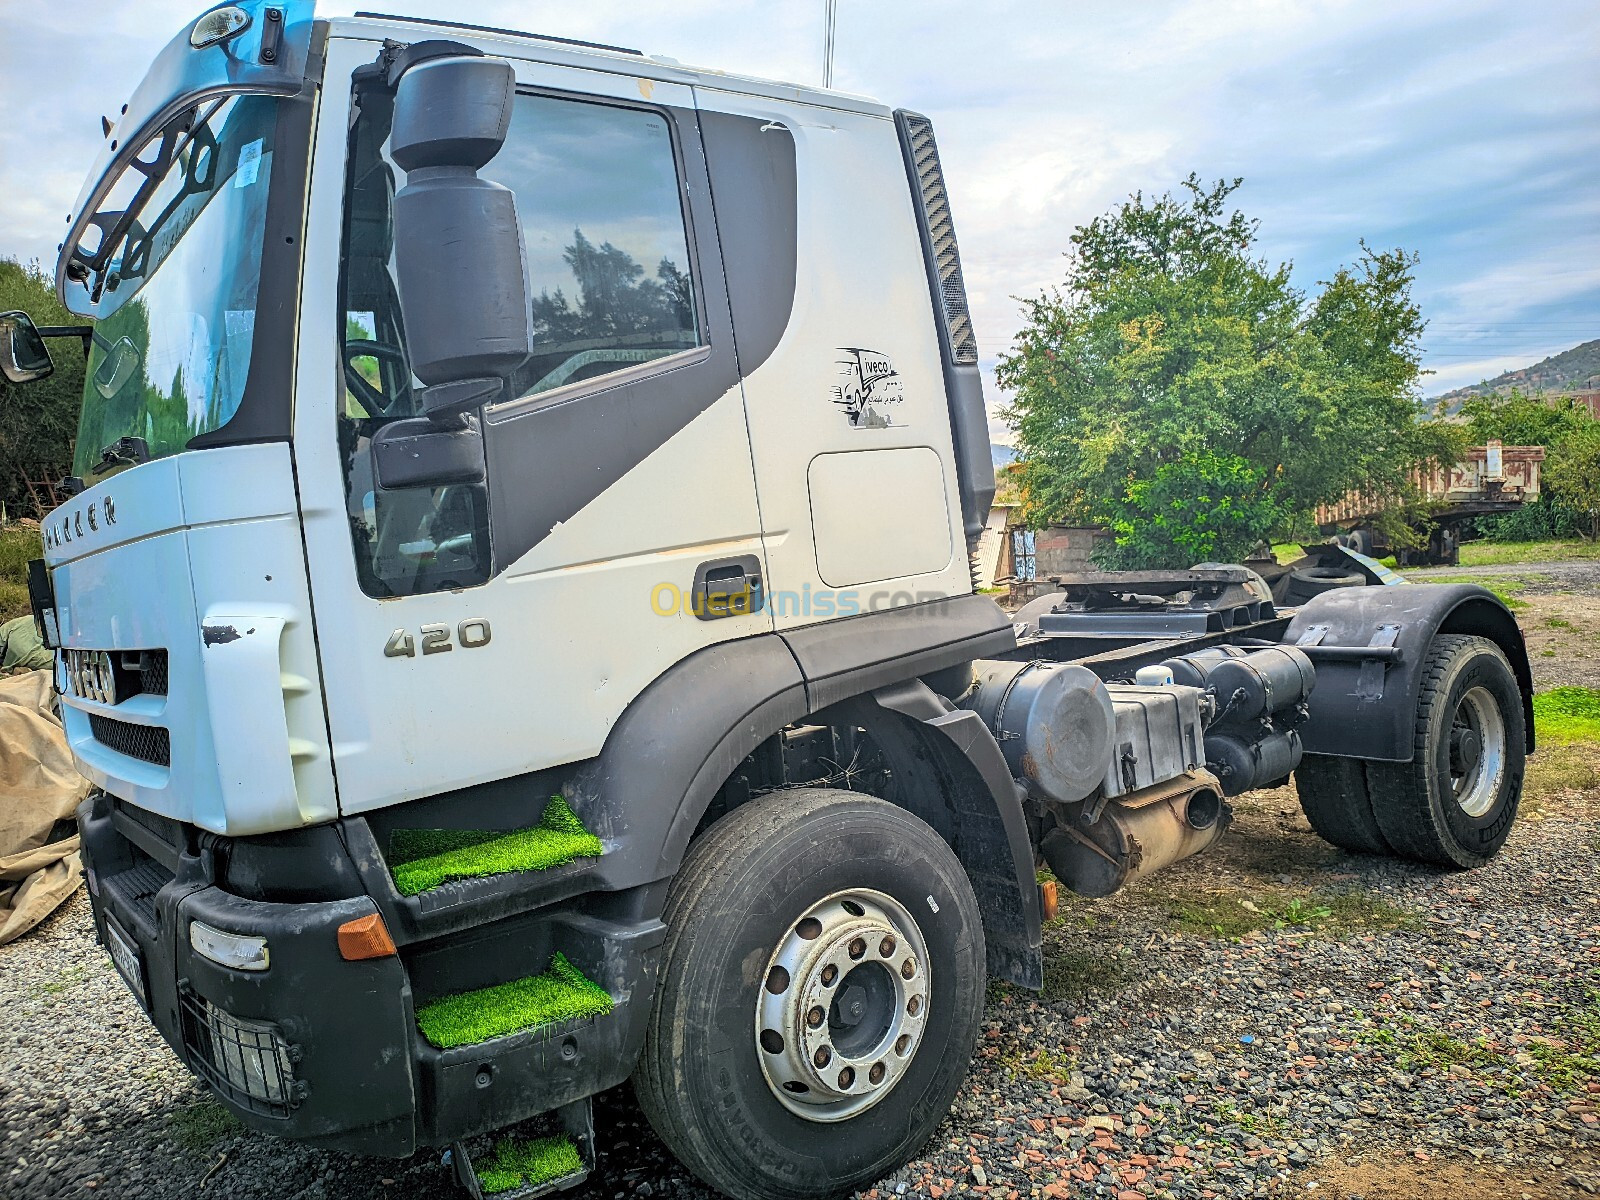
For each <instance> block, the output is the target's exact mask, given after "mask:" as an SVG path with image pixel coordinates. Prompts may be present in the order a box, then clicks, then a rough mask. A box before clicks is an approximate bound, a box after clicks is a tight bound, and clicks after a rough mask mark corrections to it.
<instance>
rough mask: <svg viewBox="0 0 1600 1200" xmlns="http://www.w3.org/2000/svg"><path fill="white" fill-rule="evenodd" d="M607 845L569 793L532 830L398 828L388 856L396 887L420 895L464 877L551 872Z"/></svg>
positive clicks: (555, 799) (593, 854) (556, 799)
mask: <svg viewBox="0 0 1600 1200" xmlns="http://www.w3.org/2000/svg"><path fill="white" fill-rule="evenodd" d="M604 850H605V846H604V844H603V843H602V842H601V841H600V839H599V838H597V837H596V836H595V835H594V834H592V833H590V832H589V831H588V830H587V829H585V828H584V825H583V822H582V821H581V820H579V819H578V816H577V814H576V813H574V812H573V811H572V807H571V805H569V804H568V803H567V802H566V800H565V798H563V797H561V796H552V797H550V802H549V803H548V804H546V805H545V808H544V813H543V814H542V815H541V817H540V819H539V823H538V824H537V825H534V826H531V827H530V828H527V829H513V830H510V831H498V832H495V831H487V830H475V829H397V830H395V831H394V833H393V834H391V835H390V839H389V846H388V850H387V858H388V864H389V873H390V875H391V877H392V878H393V879H394V886H395V890H396V891H397V892H399V893H400V895H402V896H417V895H421V894H423V893H425V892H430V891H433V890H434V889H436V888H440V887H443V886H444V885H445V884H447V883H454V882H457V881H460V880H468V879H482V878H485V877H488V876H494V875H509V874H514V873H517V872H522V871H546V870H549V869H550V868H552V867H559V866H563V865H565V864H566V863H569V862H572V861H573V860H574V859H578V858H599V857H600V855H601V854H602V853H604Z"/></svg>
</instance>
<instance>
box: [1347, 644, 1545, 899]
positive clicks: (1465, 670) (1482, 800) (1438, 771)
mask: <svg viewBox="0 0 1600 1200" xmlns="http://www.w3.org/2000/svg"><path fill="white" fill-rule="evenodd" d="M1421 669H1422V690H1421V693H1420V695H1419V696H1418V698H1417V713H1416V725H1415V735H1414V741H1413V743H1412V744H1413V746H1414V747H1415V753H1414V755H1413V757H1412V760H1411V761H1410V762H1408V763H1377V762H1374V763H1368V764H1366V772H1367V788H1368V792H1369V794H1370V796H1371V798H1372V815H1373V817H1374V818H1375V819H1376V820H1377V823H1378V828H1379V829H1380V830H1382V831H1383V836H1384V839H1385V840H1386V841H1387V842H1388V843H1389V845H1390V846H1392V847H1394V852H1395V853H1396V854H1397V855H1400V856H1401V857H1403V858H1413V859H1416V860H1417V861H1419V862H1431V863H1441V864H1443V865H1445V866H1454V867H1481V866H1482V865H1483V864H1484V863H1486V862H1488V861H1489V860H1490V859H1491V858H1493V857H1494V856H1495V855H1496V854H1497V853H1498V852H1499V850H1500V847H1501V846H1503V845H1504V844H1505V840H1506V837H1507V835H1508V834H1509V833H1510V832H1511V825H1512V822H1513V821H1515V820H1516V816H1517V806H1518V805H1519V804H1520V803H1521V800H1522V776H1523V772H1524V770H1525V768H1526V765H1527V731H1526V727H1525V725H1524V722H1523V712H1522V692H1521V690H1520V689H1519V688H1518V686H1517V677H1516V676H1515V675H1514V674H1513V673H1512V670H1511V664H1510V663H1509V662H1507V661H1506V656H1505V655H1504V654H1502V653H1501V652H1500V647H1498V646H1496V645H1495V644H1494V643H1493V642H1491V641H1490V640H1489V639H1488V638H1481V637H1468V636H1465V635H1462V634H1440V635H1439V636H1438V637H1436V638H1434V639H1433V643H1432V645H1430V646H1429V647H1428V656H1427V658H1426V659H1425V660H1424V661H1423V663H1422V668H1421Z"/></svg>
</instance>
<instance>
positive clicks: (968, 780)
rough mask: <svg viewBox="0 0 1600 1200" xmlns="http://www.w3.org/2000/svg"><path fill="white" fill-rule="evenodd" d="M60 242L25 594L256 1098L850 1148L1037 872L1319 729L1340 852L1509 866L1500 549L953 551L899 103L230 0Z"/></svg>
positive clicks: (179, 1028) (1518, 781) (547, 1148)
mask: <svg viewBox="0 0 1600 1200" xmlns="http://www.w3.org/2000/svg"><path fill="white" fill-rule="evenodd" d="M67 230H68V232H67V237H66V239H65V241H64V243H63V245H62V248H61V254H60V259H59V263H58V267H57V274H56V283H57V288H58V291H59V293H60V295H61V297H62V299H63V300H64V301H65V302H66V303H67V304H68V306H69V307H70V308H71V309H73V310H74V311H75V312H78V313H82V314H84V315H85V316H90V317H93V319H94V325H93V326H92V328H91V327H87V326H85V327H72V328H68V329H48V330H40V329H38V328H37V327H35V326H34V325H33V324H32V322H31V321H30V320H29V319H28V317H27V316H26V315H25V314H22V313H9V314H4V315H0V368H3V369H4V372H5V374H6V376H7V377H8V378H9V379H11V380H13V381H25V380H27V379H30V378H37V377H39V376H40V375H42V374H45V373H47V372H48V371H49V370H50V369H51V360H50V355H49V352H48V350H47V348H46V342H45V340H44V335H51V336H57V335H67V336H68V337H69V338H82V339H84V342H85V345H86V347H87V348H88V355H89V360H88V374H87V384H86V387H85V393H84V403H83V411H82V419H81V423H80V430H79V435H78V439H77V450H76V459H75V463H74V468H73V470H74V479H73V480H72V481H71V485H72V489H73V490H74V492H75V494H74V495H72V496H71V498H70V499H69V500H68V501H66V502H65V503H63V504H62V505H61V506H60V507H59V508H58V509H56V510H55V511H53V512H52V513H50V514H49V515H48V518H47V519H46V521H45V523H44V532H45V557H44V559H43V560H42V561H41V562H39V563H37V564H35V569H34V571H33V574H32V578H31V585H30V586H31V591H32V597H33V602H34V606H35V612H36V615H37V617H38V619H39V621H40V623H41V627H42V628H43V629H44V630H45V632H46V634H47V637H48V640H49V641H50V643H51V644H52V645H54V646H57V647H59V654H58V667H57V672H58V678H57V683H58V687H59V689H60V693H61V706H62V713H63V717H64V721H65V726H66V732H67V736H68V738H69V739H70V742H71V745H72V748H73V751H74V753H75V754H76V756H77V761H78V764H79V767H80V769H81V770H82V772H83V773H84V774H85V775H86V776H87V777H88V778H89V779H90V780H91V781H92V782H93V784H94V790H93V792H92V794H91V796H90V798H89V799H88V800H87V801H86V802H85V803H84V805H83V807H82V808H81V810H80V812H79V823H80V827H81V830H82V834H83V845H84V848H85V860H86V865H87V872H88V881H89V888H90V894H91V898H92V902H93V908H94V914H95V922H96V928H97V930H98V933H99V936H100V939H101V940H102V942H103V943H104V944H105V946H106V948H107V949H108V950H109V952H110V955H111V957H112V959H113V961H114V962H115V964H116V966H117V968H118V970H119V971H120V972H121V973H122V975H123V976H124V977H125V979H126V980H127V983H128V985H129V987H130V988H131V989H132V990H133V992H134V994H135V995H136V996H137V998H138V1001H139V1003H140V1004H141V1005H142V1006H143V1007H144V1009H145V1010H146V1011H147V1012H148V1014H149V1016H150V1019H151V1021H152V1022H153V1023H154V1024H155V1026H156V1027H157V1028H158V1029H159V1030H160V1031H161V1033H162V1035H163V1036H164V1038H165V1039H166V1040H167V1042H168V1043H169V1044H170V1046H171V1048H172V1051H173V1052H174V1053H175V1054H176V1055H178V1056H179V1057H180V1058H181V1059H182V1061H183V1062H184V1063H186V1064H187V1065H188V1066H189V1068H190V1069H192V1070H193V1071H194V1072H195V1073H196V1074H197V1075H198V1076H199V1077H200V1078H202V1079H203V1080H205V1081H206V1082H207V1083H208V1084H209V1085H210V1086H211V1087H212V1088H213V1089H214V1090H215V1091H216V1093H217V1095H218V1096H219V1097H220V1099H221V1100H222V1102H223V1103H224V1104H226V1105H227V1106H228V1108H229V1109H230V1110H232V1111H233V1112H234V1113H236V1114H237V1115H238V1116H239V1118H240V1119H241V1120H243V1121H244V1122H245V1123H246V1124H247V1125H249V1126H250V1127H252V1128H254V1129H257V1130H262V1131H265V1132H269V1133H273V1134H277V1135H280V1136H284V1137H291V1138H298V1139H302V1140H305V1141H308V1142H314V1143H317V1144H320V1145H323V1146H328V1147H339V1148H344V1149H348V1150H353V1151H357V1152H361V1153H368V1154H376V1155H395V1156H400V1155H409V1154H412V1153H414V1152H416V1151H418V1150H419V1149H421V1148H424V1147H454V1150H453V1155H454V1161H455V1164H456V1168H457V1173H458V1174H459V1175H460V1177H461V1180H462V1182H463V1183H464V1184H465V1186H466V1187H467V1188H468V1190H469V1191H472V1192H474V1193H477V1192H482V1191H491V1192H500V1191H507V1192H515V1191H519V1190H520V1191H521V1192H522V1193H525V1194H535V1193H538V1192H541V1191H544V1190H548V1189H553V1188H559V1187H564V1186H570V1185H571V1184H573V1183H574V1182H576V1181H578V1180H580V1179H582V1178H583V1177H584V1175H585V1173H586V1171H587V1170H588V1169H589V1167H590V1166H591V1165H592V1162H593V1154H594V1134H593V1126H592V1122H591V1119H590V1107H589V1106H590V1098H591V1097H592V1096H594V1095H595V1094H596V1093H597V1092H599V1091H601V1090H602V1089H606V1088H610V1087H613V1086H615V1085H617V1084H619V1083H621V1082H622V1081H624V1080H627V1079H629V1078H631V1079H632V1080H633V1083H634V1087H635V1090H636V1092H637V1094H638V1098H639V1102H640V1104H641V1105H642V1107H643V1109H644V1111H645V1113H646V1114H647V1115H648V1117H649V1119H650V1121H651V1123H652V1124H653V1125H654V1127H655V1128H656V1130H657V1131H659V1133H660V1134H661V1136H662V1138H663V1139H664V1140H665V1142H666V1143H667V1145H668V1146H669V1147H671V1149H672V1150H673V1152H674V1153H676V1154H677V1155H678V1156H679V1157H680V1158H681V1159H682V1161H683V1162H684V1163H685V1164H686V1165H687V1166H688V1167H689V1168H690V1169H691V1170H692V1171H694V1172H695V1173H696V1174H697V1175H698V1176H699V1177H700V1178H702V1179H703V1180H705V1181H706V1182H707V1183H708V1184H709V1185H711V1186H712V1187H714V1188H716V1189H719V1190H721V1191H722V1192H724V1193H726V1194H728V1195H731V1196H736V1197H748V1198H757V1197H759V1198H762V1200H769V1198H774V1197H778V1198H782V1197H790V1198H801V1197H823V1196H835V1195H843V1194H846V1193H848V1192H850V1191H852V1190H854V1189H857V1188H860V1187H864V1186H868V1185H870V1184H871V1183H872V1182H873V1181H875V1180H877V1179H880V1178H882V1177H883V1176H884V1175H886V1174H887V1173H889V1172H891V1171H892V1170H894V1169H895V1168H896V1167H897V1166H898V1165H899V1164H901V1163H902V1162H904V1161H905V1160H907V1159H908V1158H909V1157H911V1156H912V1155H914V1154H915V1153H916V1152H917V1151H918V1149H919V1147H921V1146H922V1145H923V1143H924V1142H925V1141H926V1140H927V1138H928V1137H929V1136H930V1134H931V1133H932V1131H933V1130H934V1129H935V1127H936V1126H937V1124H938V1123H939V1121H940V1120H941V1119H942V1118H943V1116H944V1114H945V1112H946V1109H947V1108H948V1106H949V1104H950V1102H951V1099H952V1097H953V1096H954V1094H955V1092H956V1089H957V1088H958V1086H959V1085H960V1083H961V1081H962V1078H963V1076H964V1075H965V1073H966V1071H967V1064H968V1061H969V1058H970V1055H971V1051H972V1049H973V1044H974V1040H975V1038H976V1035H977V1031H978V1028H979V1021H980V1016H981V1012H982V1008H983V1000H984V993H985V984H986V981H987V979H988V978H989V977H991V976H994V977H998V978H1002V979H1006V980H1010V981H1012V982H1013V983H1015V984H1018V985H1021V986H1026V987H1037V986H1039V984H1040V982H1041V979H1042V961H1041V952H1040V946H1041V935H1040V924H1041V895H1040V889H1039V886H1038V884H1037V882H1036V864H1037V863H1038V862H1039V860H1040V859H1041V858H1042V859H1043V861H1045V862H1047V863H1048V864H1049V866H1050V868H1051V869H1052V870H1053V871H1054V872H1055V875H1056V876H1057V877H1058V878H1059V879H1060V880H1061V882H1062V883H1064V884H1065V885H1066V886H1067V887H1069V888H1073V889H1075V890H1077V891H1078V892H1081V893H1083V894H1085V895H1090V896H1103V895H1106V894H1109V893H1110V892H1112V891H1114V890H1116V889H1117V888H1118V887H1120V886H1121V885H1122V884H1123V883H1125V882H1126V881H1127V880H1128V879H1130V878H1132V877H1134V876H1137V875H1140V874H1144V873H1148V872H1150V871H1152V870H1156V869H1158V868H1160V867H1161V866H1163V865H1165V864H1167V863H1170V862H1173V861H1176V860H1177V859H1179V858H1182V857H1185V856H1187V855H1190V854H1193V853H1195V852H1197V851H1200V850H1202V849H1204V848H1205V847H1206V846H1207V845H1209V844H1210V843H1211V842H1212V841H1214V840H1215V839H1216V838H1217V837H1218V836H1219V835H1220V834H1221V833H1222V832H1223V831H1224V830H1225V829H1226V827H1227V825H1228V821H1229V815H1230V810H1229V808H1228V804H1227V797H1229V796H1232V795H1236V794H1238V793H1240V792H1243V791H1246V790H1248V789H1251V788H1257V787H1263V786H1270V785H1278V784H1281V783H1283V782H1284V781H1285V780H1287V779H1288V777H1289V776H1290V775H1291V772H1293V773H1295V775H1296V778H1297V781H1298V786H1299V789H1300V795H1301V798H1302V800H1303V802H1304V805H1305V809H1306V812H1307V814H1308V815H1309V817H1310V820H1311V822H1312V823H1313V825H1314V826H1315V827H1316V828H1317V829H1318V830H1319V831H1320V832H1321V833H1323V834H1324V835H1325V836H1327V837H1328V838H1329V839H1330V840H1332V841H1333V842H1335V843H1336V844H1338V845H1340V846H1343V847H1345V848H1347V849H1349V850H1351V851H1357V852H1366V853H1379V854H1395V855H1400V856H1406V857H1412V858H1417V859H1423V860H1428V861H1433V862H1441V863H1446V864H1449V865H1454V866H1457V867H1471V866H1475V865H1478V864H1481V863H1482V862H1484V861H1485V860H1486V859H1487V858H1488V857H1489V856H1491V855H1493V854H1494V853H1495V852H1496V850H1498V849H1499V847H1500V845H1501V843H1502V842H1503V841H1504V839H1505V837H1506V834H1507V831H1508V829H1509V828H1510V826H1511V823H1512V820H1513V819H1514V817H1515V814H1516V811H1517V804H1518V798H1519V796H1520V793H1521V786H1522V776H1523V766H1524V760H1525V755H1526V754H1527V753H1528V752H1529V751H1531V749H1532V723H1531V720H1530V719H1529V694H1530V682H1529V672H1528V663H1527V656H1526V653H1525V651H1524V648H1523V640H1522V635H1521V633H1520V632H1519V630H1518V628H1517V625H1516V623H1515V621H1514V619H1513V618H1512V616H1511V614H1510V613H1509V612H1508V611H1507V610H1506V608H1505V607H1504V606H1503V605H1502V604H1501V603H1500V602H1499V601H1498V600H1497V599H1495V597H1494V596H1492V595H1491V594H1490V593H1488V592H1486V591H1484V590H1482V589H1478V588H1474V587H1468V586H1454V587H1418V586H1370V587H1344V588H1338V589H1334V590H1330V591H1328V592H1326V593H1324V594H1321V595H1318V596H1316V597H1314V598H1312V599H1311V600H1309V601H1308V602H1307V603H1305V604H1303V605H1300V606H1298V607H1296V608H1292V609H1288V608H1286V609H1279V608H1277V607H1276V606H1275V605H1274V603H1273V601H1272V598H1271V594H1270V592H1269V591H1268V589H1267V588H1266V587H1265V586H1264V585H1263V584H1262V582H1261V580H1260V578H1259V576H1257V575H1255V574H1254V573H1253V572H1251V571H1249V570H1246V569H1244V568H1242V567H1228V566H1222V567H1217V566H1203V567H1201V568H1197V569H1196V570H1193V571H1182V572H1156V573H1146V574H1142V575H1131V576H1130V575H1109V576H1089V577H1080V578H1077V579H1075V580H1073V581H1072V582H1071V583H1070V585H1069V586H1067V587H1066V588H1064V590H1063V591H1061V592H1059V593H1056V594H1054V595H1051V596H1047V597H1045V598H1043V599H1042V600H1039V601H1036V602H1034V604H1032V605H1030V606H1029V607H1028V608H1027V609H1025V610H1023V611H1022V612H1020V613H1018V614H1016V617H1015V619H1012V618H1010V617H1008V616H1007V615H1006V614H1005V613H1003V612H1002V611H1001V610H1000V609H999V608H998V607H996V606H995V605H994V604H993V603H992V602H991V601H990V600H989V599H988V598H987V597H985V596H983V595H980V594H975V592H974V589H973V586H972V583H971V575H970V572H969V553H970V551H971V549H972V547H973V546H974V544H975V539H976V537H977V536H978V534H979V533H980V532H981V530H982V528H983V525H984V520H985V515H986V511H987V508H988V504H989V499H990V496H991V493H992V490H993V475H992V469H991V459H990V451H989V445H988V437H987V431H986V424H985V416H984V409H983V398H982V394H981V388H980V382H979V375H978V366H977V357H978V356H977V350H976V346H975V344H974V340H973V333H972V326H971V322H970V320H969V317H968V313H967V305H966V298H965V295H964V292H963V286H962V277H961V268H960V262H959V258H958V255H957V250H956V241H955V236H954V232H953V229H952V226H951V221H950V211H949V206H948V203H947V200H946V195H945V186H944V180H943V177H942V175H941V172H940V167H939V159H938V155H937V152H936V149H935V144H934V140H933V133H932V129H931V127H930V124H929V122H928V121H927V120H926V119H925V118H924V117H922V116H919V115H917V114H915V113H911V112H906V111H896V110H893V109H890V108H886V107H884V106H882V105H880V104H878V103H875V102H873V101H870V100H866V99H862V98H859V97H856V96H850V95H845V94H842V93H838V92H831V91H819V90H815V89H811V88H807V87H800V86H793V85H787V84H775V83H767V82H762V81H759V80H754V79H745V78H740V77H737V76H733V75H727V74H722V73H719V72H713V71H700V70H692V69H689V68H687V67H684V66H682V65H680V64H678V63H676V62H674V61H671V60H668V59H660V58H652V57H649V56H646V55H643V54H639V53H637V52H634V51H630V50H624V49H619V48H616V47H609V46H599V45H589V44H582V43H574V42H570V41H564V40H562V39H558V38H546V37H538V36H534V35H528V34H519V33H515V32H511V31H505V30H496V29H485V28H477V27H473V26H464V25H459V24H453V23H450V22H443V21H441V22H419V21H414V20H411V19H405V18H398V17H382V16H375V15H358V16H355V17H352V18H336V19H319V18H317V17H316V16H315V15H314V13H313V12H312V10H311V5H310V4H309V3H306V2H304V0H246V2H242V3H238V4H229V5H226V6H223V7H219V8H214V9H212V10H210V11H208V12H206V13H205V14H203V15H202V16H200V17H199V18H198V19H197V20H196V21H195V22H194V23H193V24H192V25H191V26H189V27H188V28H186V29H184V30H182V31H181V32H180V33H179V35H178V36H177V37H176V38H175V39H174V40H173V41H172V43H171V44H170V45H169V46H167V48H166V49H165V50H164V51H162V53H161V54H160V56H159V57H158V58H157V59H156V61H155V62H154V64H153V65H152V67H151V68H150V70H149V73H148V75H147V76H146V78H145V79H144V82H143V83H142V84H141V85H140V86H139V88H138V90H137V91H136V92H135V93H134V95H133V97H132V98H131V99H130V100H129V102H128V103H127V104H126V105H125V106H123V108H122V109H121V111H120V113H119V114H118V115H117V116H116V117H115V119H114V120H110V121H108V122H107V129H106V136H105V144H104V147H103V149H102V150H101V153H100V157H99V160H98V161H97V162H96V163H95V165H94V167H93V169H92V171H91V172H90V174H89V178H88V182H87V184H86V185H85V187H84V189H83V192H82V194H81V195H80V197H79V198H78V200H77V202H76V203H75V204H74V206H73V210H72V214H71V216H70V218H69V222H68V226H67ZM65 349H66V351H67V352H73V353H76V352H77V351H76V347H75V346H74V345H73V344H72V343H71V342H70V341H69V342H68V343H67V345H66V347H65ZM58 352H60V351H58ZM107 1084H108V1086H114V1083H113V1081H109V1080H108V1081H107ZM541 1115H543V1119H545V1120H546V1121H547V1122H548V1123H549V1125H550V1126H551V1127H552V1128H553V1129H554V1130H555V1132H554V1133H552V1134H551V1136H550V1137H548V1138H546V1139H543V1140H535V1141H532V1142H522V1141H518V1140H516V1139H514V1138H505V1139H502V1140H500V1141H499V1142H498V1143H497V1144H494V1145H493V1147H492V1149H490V1150H487V1151H486V1150H485V1149H484V1146H485V1144H486V1142H488V1141H492V1138H491V1135H494V1134H495V1131H499V1130H503V1129H506V1128H508V1127H511V1126H514V1125H518V1123H526V1122H529V1121H533V1120H534V1119H535V1118H540V1117H541ZM521 1127H522V1128H524V1129H527V1128H531V1126H528V1125H526V1124H524V1125H523V1126H521Z"/></svg>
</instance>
